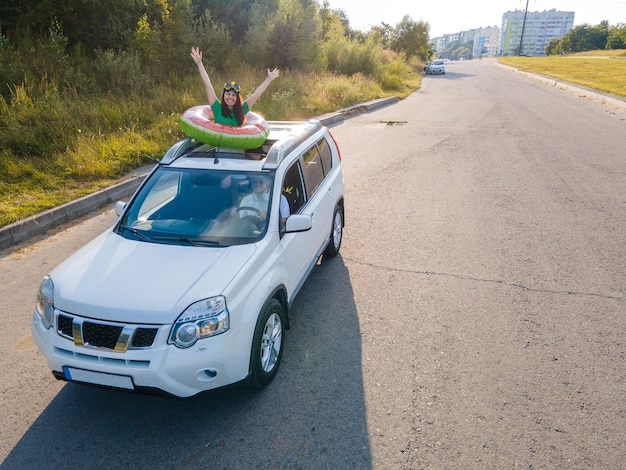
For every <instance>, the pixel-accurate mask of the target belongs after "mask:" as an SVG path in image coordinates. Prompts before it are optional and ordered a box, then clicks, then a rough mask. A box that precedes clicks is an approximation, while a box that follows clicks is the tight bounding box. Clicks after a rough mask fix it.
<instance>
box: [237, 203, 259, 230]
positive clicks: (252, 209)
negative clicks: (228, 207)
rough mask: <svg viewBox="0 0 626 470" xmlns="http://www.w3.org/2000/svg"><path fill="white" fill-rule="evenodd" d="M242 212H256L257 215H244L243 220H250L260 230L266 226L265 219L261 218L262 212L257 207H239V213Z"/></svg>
mask: <svg viewBox="0 0 626 470" xmlns="http://www.w3.org/2000/svg"><path fill="white" fill-rule="evenodd" d="M241 211H250V212H255V214H247V215H244V216H243V217H242V219H244V220H249V221H250V222H252V223H253V224H254V225H256V226H257V227H258V228H262V227H263V226H264V225H265V219H264V218H263V217H261V211H260V210H259V209H257V208H256V207H251V206H241V207H238V208H237V212H241Z"/></svg>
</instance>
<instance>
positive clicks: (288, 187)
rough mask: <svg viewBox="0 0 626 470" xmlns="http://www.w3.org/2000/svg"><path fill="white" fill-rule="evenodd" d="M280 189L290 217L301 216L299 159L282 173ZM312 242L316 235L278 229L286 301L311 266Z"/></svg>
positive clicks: (302, 192)
mask: <svg viewBox="0 0 626 470" xmlns="http://www.w3.org/2000/svg"><path fill="white" fill-rule="evenodd" d="M281 189H282V195H283V196H285V197H286V198H287V202H288V204H289V210H290V213H291V215H294V214H304V213H305V212H304V209H305V203H306V192H305V189H304V178H303V174H302V165H301V159H300V158H298V159H296V160H295V161H294V162H293V163H292V164H291V166H290V167H289V168H288V169H287V171H286V172H285V175H284V178H283V182H282V186H281ZM287 222H288V221H287ZM315 239H316V234H315V232H314V231H313V230H306V231H304V232H294V233H284V228H281V239H280V244H281V247H282V250H283V253H282V255H283V259H282V262H283V264H284V266H286V269H287V272H288V279H287V280H286V284H287V289H288V292H289V293H290V299H291V298H293V297H294V296H295V294H296V293H297V292H298V290H299V289H300V287H301V286H302V284H303V283H304V281H305V279H306V276H307V274H308V273H309V271H310V270H311V269H312V268H313V266H314V264H315V261H316V257H315V254H316V240H315Z"/></svg>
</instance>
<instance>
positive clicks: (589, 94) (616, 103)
mask: <svg viewBox="0 0 626 470" xmlns="http://www.w3.org/2000/svg"><path fill="white" fill-rule="evenodd" d="M496 64H497V65H499V66H500V67H504V68H505V69H508V70H511V71H513V72H517V73H519V74H520V75H523V76H525V77H528V78H531V79H533V80H536V81H538V82H541V83H543V84H545V85H548V86H551V87H554V88H558V89H559V90H563V91H567V92H569V93H572V94H575V95H577V96H580V97H582V98H587V99H589V100H591V101H596V102H598V103H599V104H602V105H606V106H611V107H613V108H617V109H620V110H622V111H626V100H621V99H619V98H613V97H611V96H607V95H604V94H602V93H598V92H597V91H593V90H589V89H586V88H582V87H580V86H576V85H572V84H571V83H565V82H560V81H558V80H556V79H554V78H551V77H546V76H545V75H538V74H536V73H530V72H524V71H522V70H520V69H519V68H517V67H513V66H511V65H506V64H501V63H500V62H496Z"/></svg>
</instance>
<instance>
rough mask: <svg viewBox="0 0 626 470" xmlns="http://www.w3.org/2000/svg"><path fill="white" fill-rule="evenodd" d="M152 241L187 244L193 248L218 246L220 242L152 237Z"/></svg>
mask: <svg viewBox="0 0 626 470" xmlns="http://www.w3.org/2000/svg"><path fill="white" fill-rule="evenodd" d="M152 240H154V241H155V242H183V243H189V244H190V245H193V246H203V245H204V246H206V245H210V246H219V245H220V242H217V241H215V240H203V239H199V238H189V237H154V238H153V239H152Z"/></svg>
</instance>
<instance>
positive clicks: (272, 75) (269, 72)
mask: <svg viewBox="0 0 626 470" xmlns="http://www.w3.org/2000/svg"><path fill="white" fill-rule="evenodd" d="M279 75H280V70H278V69H274V70H270V69H267V78H269V79H270V80H274V79H276V78H278V76H279Z"/></svg>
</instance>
